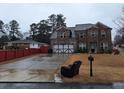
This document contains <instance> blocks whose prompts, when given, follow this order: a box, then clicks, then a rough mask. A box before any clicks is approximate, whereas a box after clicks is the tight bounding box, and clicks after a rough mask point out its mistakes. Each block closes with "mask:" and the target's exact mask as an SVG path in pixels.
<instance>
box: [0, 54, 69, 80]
mask: <svg viewBox="0 0 124 93" xmlns="http://www.w3.org/2000/svg"><path fill="white" fill-rule="evenodd" d="M68 56H69V55H62V54H61V55H57V54H56V55H55V54H54V55H48V54H40V55H35V56H33V57H28V58H21V60H18V59H17V60H16V61H15V60H13V61H11V62H7V63H6V64H0V82H54V73H55V72H56V70H57V68H59V67H60V66H61V64H63V63H64V61H65V60H66V59H67V58H68Z"/></svg>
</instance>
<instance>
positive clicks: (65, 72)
mask: <svg viewBox="0 0 124 93" xmlns="http://www.w3.org/2000/svg"><path fill="white" fill-rule="evenodd" d="M81 63H82V62H81V61H75V62H74V63H73V64H72V65H68V66H62V67H61V75H62V76H64V77H68V78H72V77H73V76H75V75H77V74H79V69H80V66H81Z"/></svg>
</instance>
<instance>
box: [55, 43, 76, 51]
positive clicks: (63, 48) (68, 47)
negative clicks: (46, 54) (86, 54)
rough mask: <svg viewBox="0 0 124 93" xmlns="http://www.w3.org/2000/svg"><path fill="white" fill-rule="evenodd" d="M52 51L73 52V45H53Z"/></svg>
mask: <svg viewBox="0 0 124 93" xmlns="http://www.w3.org/2000/svg"><path fill="white" fill-rule="evenodd" d="M53 52H54V53H73V52H74V47H73V45H54V46H53Z"/></svg>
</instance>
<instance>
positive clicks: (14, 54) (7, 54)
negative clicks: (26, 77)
mask: <svg viewBox="0 0 124 93" xmlns="http://www.w3.org/2000/svg"><path fill="white" fill-rule="evenodd" d="M38 53H48V47H41V48H39V49H36V48H32V49H24V50H15V51H0V62H2V61H6V60H11V59H15V58H20V57H24V56H29V55H34V54H38Z"/></svg>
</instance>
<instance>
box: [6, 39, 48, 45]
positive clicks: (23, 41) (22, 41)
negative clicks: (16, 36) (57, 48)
mask: <svg viewBox="0 0 124 93" xmlns="http://www.w3.org/2000/svg"><path fill="white" fill-rule="evenodd" d="M7 43H29V44H31V43H32V44H45V45H46V43H40V42H37V41H34V40H15V41H10V42H7Z"/></svg>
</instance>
